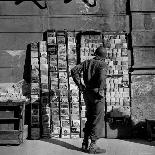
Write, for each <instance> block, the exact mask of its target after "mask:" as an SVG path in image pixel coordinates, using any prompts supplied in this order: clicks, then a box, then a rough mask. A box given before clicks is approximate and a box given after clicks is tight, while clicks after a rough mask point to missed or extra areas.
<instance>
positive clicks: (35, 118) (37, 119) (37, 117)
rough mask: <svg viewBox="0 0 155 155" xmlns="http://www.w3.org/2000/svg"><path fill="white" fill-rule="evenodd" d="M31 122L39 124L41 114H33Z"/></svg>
mask: <svg viewBox="0 0 155 155" xmlns="http://www.w3.org/2000/svg"><path fill="white" fill-rule="evenodd" d="M31 123H32V124H39V116H38V115H32V116H31Z"/></svg>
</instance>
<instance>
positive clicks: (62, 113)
mask: <svg viewBox="0 0 155 155" xmlns="http://www.w3.org/2000/svg"><path fill="white" fill-rule="evenodd" d="M60 112H61V115H69V109H68V108H61V109H60Z"/></svg>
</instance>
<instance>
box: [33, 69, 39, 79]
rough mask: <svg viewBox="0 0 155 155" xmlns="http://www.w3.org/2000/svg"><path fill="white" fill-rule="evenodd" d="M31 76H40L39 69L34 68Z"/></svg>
mask: <svg viewBox="0 0 155 155" xmlns="http://www.w3.org/2000/svg"><path fill="white" fill-rule="evenodd" d="M31 77H39V71H38V69H32V70H31Z"/></svg>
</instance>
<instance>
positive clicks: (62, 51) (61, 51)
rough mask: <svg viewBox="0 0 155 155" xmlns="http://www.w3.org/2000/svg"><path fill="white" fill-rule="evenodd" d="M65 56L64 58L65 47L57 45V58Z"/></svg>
mask: <svg viewBox="0 0 155 155" xmlns="http://www.w3.org/2000/svg"><path fill="white" fill-rule="evenodd" d="M60 55H65V56H66V45H64V44H59V45H58V56H60Z"/></svg>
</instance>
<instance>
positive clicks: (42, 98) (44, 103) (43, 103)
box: [41, 96, 49, 105]
mask: <svg viewBox="0 0 155 155" xmlns="http://www.w3.org/2000/svg"><path fill="white" fill-rule="evenodd" d="M48 103H49V98H48V96H42V97H41V104H42V105H46V104H48Z"/></svg>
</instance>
